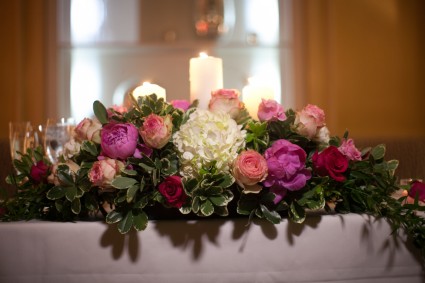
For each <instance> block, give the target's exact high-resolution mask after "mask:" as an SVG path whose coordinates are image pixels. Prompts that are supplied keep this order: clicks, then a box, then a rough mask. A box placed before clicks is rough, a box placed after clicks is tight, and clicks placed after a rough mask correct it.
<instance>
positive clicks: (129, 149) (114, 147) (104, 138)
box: [100, 123, 139, 159]
mask: <svg viewBox="0 0 425 283" xmlns="http://www.w3.org/2000/svg"><path fill="white" fill-rule="evenodd" d="M138 137H139V136H138V133H137V128H136V127H135V126H134V125H133V124H131V123H124V124H120V123H109V124H106V125H105V126H103V128H102V132H101V143H100V146H101V147H102V154H103V155H105V156H107V157H110V158H113V159H126V158H127V157H130V156H133V154H134V151H135V150H136V146H137V140H138Z"/></svg>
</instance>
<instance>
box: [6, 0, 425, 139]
mask: <svg viewBox="0 0 425 283" xmlns="http://www.w3.org/2000/svg"><path fill="white" fill-rule="evenodd" d="M238 1H240V2H242V1H241V0H235V2H237V3H238ZM65 2H66V1H65ZM173 2H175V1H173ZM240 2H239V3H240ZM260 2H261V1H260ZM265 2H267V1H265ZM282 2H284V1H279V2H278V3H279V7H278V9H279V14H280V27H279V28H280V29H279V31H280V33H281V40H282V38H283V37H284V36H286V35H284V34H282V33H284V32H285V33H289V34H290V35H291V38H290V40H289V41H288V42H285V43H284V44H282V42H280V43H278V44H277V45H273V46H272V48H274V49H275V48H277V49H278V50H291V53H288V54H289V55H288V54H286V55H284V54H283V53H284V52H283V51H282V52H281V53H279V54H280V55H281V56H280V57H279V58H280V59H279V60H281V62H280V63H281V65H284V64H285V62H286V60H293V62H292V65H289V66H293V68H292V69H290V68H289V69H288V68H286V67H285V68H282V69H281V71H282V74H281V78H282V81H284V82H282V84H283V86H282V92H281V96H282V97H281V98H282V99H281V101H282V104H283V105H284V106H285V107H296V108H301V107H303V106H304V105H305V104H306V103H312V104H317V105H318V106H320V107H321V108H323V109H324V110H325V112H326V116H327V124H328V127H329V128H330V130H331V133H332V134H335V135H342V134H343V132H344V131H345V130H346V129H349V131H350V134H351V135H352V136H353V137H359V138H384V139H392V138H409V139H411V138H424V137H425V111H423V109H422V108H423V107H424V106H425V56H424V55H423V52H424V50H425V34H424V33H425V30H424V28H423V27H424V26H425V17H423V15H425V1H421V0H385V1H369V0H345V1H338V0H319V1H317V0H297V1H286V2H285V3H286V4H287V5H286V6H285V7H284V8H283V7H282ZM142 3H143V2H142ZM63 4H64V1H56V0H34V1H30V0H14V1H1V2H0V21H1V25H0V36H1V44H0V56H1V57H0V58H1V60H0V62H1V66H0V95H1V101H2V103H1V105H2V111H0V121H1V123H0V137H1V138H2V139H6V138H7V137H8V121H11V120H15V121H17V120H31V121H33V122H34V123H35V124H38V123H43V122H44V121H45V120H46V119H47V117H54V116H61V115H69V104H70V98H69V97H68V98H67V97H66V96H65V97H64V95H63V92H64V89H68V90H69V76H64V75H63V72H64V71H63V69H61V68H62V67H63V65H64V64H67V62H66V60H69V58H70V57H66V56H65V57H64V56H62V55H63V50H64V46H63V44H62V45H61V43H60V36H61V34H60V33H58V32H57V31H58V30H59V27H60V25H59V23H60V22H61V21H63V20H64V18H63V17H65V16H66V15H63V14H61V13H60V12H58V11H59V10H60V9H59V8H60V6H61V5H63ZM179 7H181V9H185V7H186V6H185V5H181V6H176V7H173V9H174V10H175V12H176V13H177V14H179V13H180V14H182V15H184V11H178V9H179ZM176 9H177V10H176ZM288 9H289V10H290V11H288ZM284 13H286V16H287V17H292V18H291V19H290V21H288V22H287V24H285V26H283V25H282V22H283V21H282V15H283V14H284ZM177 18H178V17H177ZM181 20H182V21H184V17H183V18H182V19H181ZM156 21H158V22H160V21H165V19H161V18H160V17H159V18H158V17H157V18H156ZM153 24H155V22H153ZM204 43H205V41H204ZM209 44H210V45H208V47H211V46H212V45H214V44H215V43H214V42H210V43H209ZM71 47H72V46H71ZM71 47H70V46H68V47H66V48H71ZM153 47H155V45H153ZM198 47H203V45H202V44H199V46H198ZM231 47H232V46H229V45H223V44H222V45H221V46H218V48H217V49H216V52H217V53H218V54H220V50H221V51H222V54H223V53H225V52H228V53H229V54H230V55H229V56H232V54H235V53H239V54H244V53H243V52H239V50H242V49H243V47H244V46H242V45H238V46H236V47H237V49H233V50H234V52H233V53H232V52H230V51H231V50H232V49H231ZM220 48H221V49H220ZM267 48H269V47H267V46H265V47H264V50H266V49H267ZM136 49H137V48H136ZM195 49H197V48H194V49H193V50H195ZM164 50H165V49H164ZM182 50H185V52H186V51H187V49H184V48H183V49H181V48H180V49H179V48H176V49H174V48H173V46H172V45H171V46H169V47H168V49H167V50H166V52H167V53H168V54H172V53H173V52H182ZM235 50H236V51H235ZM247 50H249V48H247ZM61 52H62V53H61ZM247 52H248V53H249V51H247ZM61 54H62V55H61ZM191 55H193V54H192V53H190V54H189V53H187V56H191ZM147 56H149V54H148V55H147ZM185 56H186V55H185ZM226 56H227V55H226ZM67 58H68V59H67ZM68 64H69V62H68ZM241 64H242V63H241ZM241 66H243V64H242V65H241ZM285 66H286V65H285ZM159 67H161V68H167V66H159ZM167 70H168V68H167ZM231 72H232V68H228V74H229V76H231ZM178 75H179V74H176V76H178ZM238 80H239V81H240V82H242V78H241V77H238ZM182 83H183V82H182ZM184 83H185V84H186V83H187V82H184ZM287 84H290V85H291V84H292V87H291V88H290V89H286V90H285V86H286V85H287ZM240 85H241V84H239V85H236V86H237V87H239V86H240ZM229 87H233V85H231V86H230V85H229ZM185 95H186V94H185V93H179V94H176V96H175V97H179V98H184V96H185ZM180 96H181V97H180ZM186 98H188V95H187V97H186ZM81 103H85V104H87V103H91V102H89V101H82V102H81Z"/></svg>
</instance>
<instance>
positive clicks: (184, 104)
mask: <svg viewBox="0 0 425 283" xmlns="http://www.w3.org/2000/svg"><path fill="white" fill-rule="evenodd" d="M170 104H171V105H173V107H174V108H178V109H181V110H183V111H186V110H187V109H189V106H190V102H189V101H187V100H184V99H183V100H179V99H175V100H171V101H170Z"/></svg>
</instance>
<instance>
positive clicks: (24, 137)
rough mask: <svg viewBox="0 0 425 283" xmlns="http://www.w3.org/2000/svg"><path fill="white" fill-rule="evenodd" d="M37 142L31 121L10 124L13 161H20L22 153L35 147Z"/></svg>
mask: <svg viewBox="0 0 425 283" xmlns="http://www.w3.org/2000/svg"><path fill="white" fill-rule="evenodd" d="M36 141H37V140H36V139H35V137H34V132H33V128H32V125H31V123H30V122H29V121H25V122H9V142H10V156H11V158H12V161H13V160H15V159H20V153H22V154H24V153H25V152H26V151H27V149H28V148H33V147H35V146H36V144H35V143H36Z"/></svg>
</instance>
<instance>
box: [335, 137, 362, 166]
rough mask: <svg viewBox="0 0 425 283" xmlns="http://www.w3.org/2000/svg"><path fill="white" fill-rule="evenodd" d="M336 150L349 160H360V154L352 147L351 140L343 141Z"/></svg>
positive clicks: (352, 142)
mask: <svg viewBox="0 0 425 283" xmlns="http://www.w3.org/2000/svg"><path fill="white" fill-rule="evenodd" d="M338 150H339V151H340V152H341V153H342V154H344V155H345V157H347V158H348V159H349V160H357V161H360V160H362V154H361V152H360V151H359V150H358V149H357V148H356V146H355V145H354V141H353V139H348V140H346V139H344V140H343V141H342V144H341V145H340V146H339V147H338Z"/></svg>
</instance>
